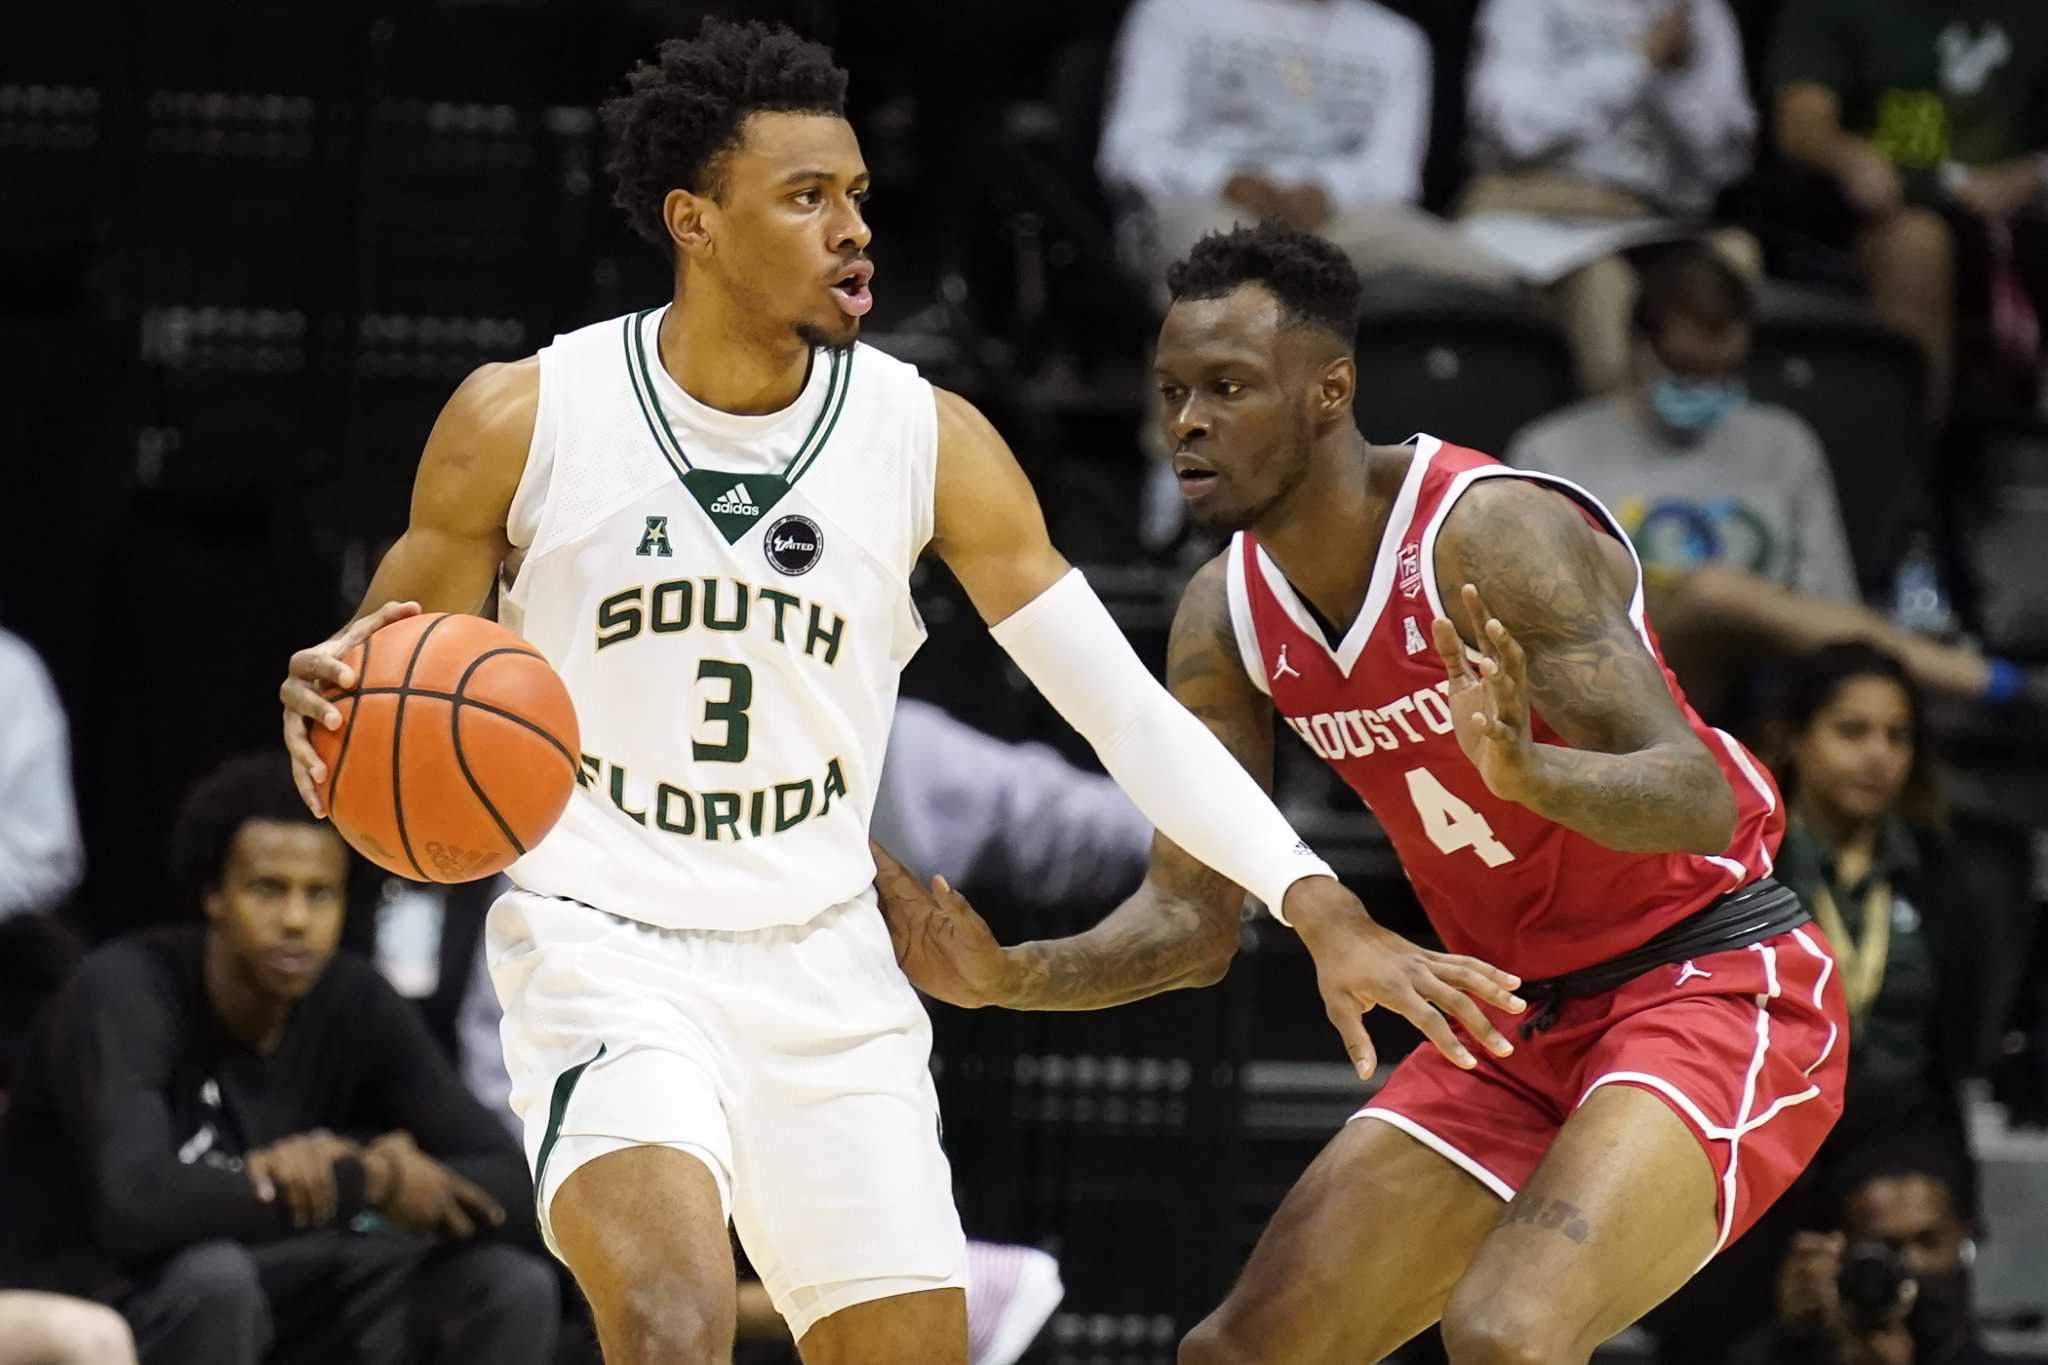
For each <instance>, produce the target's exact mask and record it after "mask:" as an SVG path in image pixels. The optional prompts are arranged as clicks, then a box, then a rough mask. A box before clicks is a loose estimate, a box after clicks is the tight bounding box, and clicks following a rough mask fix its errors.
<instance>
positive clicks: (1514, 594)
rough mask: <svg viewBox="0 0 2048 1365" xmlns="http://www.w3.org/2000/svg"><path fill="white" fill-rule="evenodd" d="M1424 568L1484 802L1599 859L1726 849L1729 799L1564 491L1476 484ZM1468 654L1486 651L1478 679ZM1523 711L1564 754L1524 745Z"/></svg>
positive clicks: (1622, 551)
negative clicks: (1610, 853)
mask: <svg viewBox="0 0 2048 1365" xmlns="http://www.w3.org/2000/svg"><path fill="white" fill-rule="evenodd" d="M1435 559H1436V565H1435V567H1436V576H1437V582H1438V583H1439V584H1440V585H1442V587H1443V591H1444V593H1445V597H1446V601H1445V603H1444V608H1445V610H1446V611H1447V612H1449V613H1450V614H1451V616H1452V618H1453V619H1452V620H1449V621H1444V620H1439V621H1438V622H1437V623H1436V624H1435V631H1436V636H1437V640H1436V643H1437V650H1438V653H1439V655H1440V656H1441V657H1442V658H1443V661H1444V666H1445V668H1446V669H1447V670H1448V671H1449V672H1450V674H1451V690H1452V711H1453V713H1454V715H1455V717H1456V719H1457V722H1458V740H1459V743H1460V745H1461V746H1462V747H1463V748H1464V750H1465V752H1466V754H1467V755H1468V756H1469V757H1470V758H1471V759H1472V761H1473V763H1474V764H1475V765H1476V766H1477V767H1478V768H1479V770H1480V773H1481V775H1482V776H1483V777H1485V779H1486V783H1487V786H1488V787H1489V788H1490V789H1491V790H1492V791H1493V793H1494V794H1495V795H1497V796H1500V797H1504V798H1505V799H1507V800H1510V801H1516V802H1519V803H1520V804H1522V805H1524V806H1527V807H1528V808H1529V809H1531V810H1533V811H1535V812H1536V813H1537V814H1538V815H1541V816H1543V817H1544V818H1545V819H1548V820H1554V821H1556V822H1557V823H1558V824H1560V825H1563V826H1564V827H1565V828H1567V829H1571V830H1575V831H1577V832H1578V833H1580V834H1583V835H1585V836H1586V837H1587V838H1589V839H1592V840H1593V841H1595V842H1596V843H1600V844H1604V845H1606V846H1607V847H1609V848H1614V849H1621V850H1624V851H1628V852H1642V853H1657V852H1667V851H1670V852H1676V851H1684V852H1688V853H1719V852H1721V851H1722V850H1723V849H1725V848H1726V847H1727V846H1728V841H1729V839H1730V838H1731V837H1732V836H1733V834H1734V829H1735V796H1734V793H1733V792H1731V791H1730V790H1729V787H1728V782H1727V779H1726V778H1725V777H1724V776H1723V775H1722V772H1721V769H1720V767H1719V766H1718V765H1717V764H1716V763H1715V761H1714V757H1713V755H1712V754H1710V753H1709V752H1708V751H1707V748H1706V746H1705V745H1704V744H1702V743H1701V742H1700V739H1699V736H1698V735H1696V734H1694V733H1693V730H1692V727H1691V726H1690V725H1688V724H1687V723H1686V720H1685V717H1684V715H1683V714H1682V713H1681V712H1680V711H1679V709H1678V706H1677V704H1676V702H1674V701H1673V699H1672V696H1671V691H1670V688H1669V687H1668V686H1667V685H1666V682H1665V678H1664V670H1663V669H1662V668H1661V667H1659V666H1658V663H1657V661H1656V659H1655V658H1654V657H1653V656H1652V655H1651V653H1650V651H1649V648H1648V646H1647V645H1646V644H1645V643H1644V641H1643V638H1642V637H1641V636H1640V635H1639V634H1637V632H1636V628H1635V625H1634V623H1633V622H1632V621H1630V619H1629V613H1628V608H1629V602H1630V600H1631V598H1632V597H1633V595H1634V592H1635V565H1634V563H1633V562H1632V561H1631V559H1630V557H1629V554H1628V551H1627V550H1626V548H1624V547H1623V546H1622V545H1620V544H1618V543H1617V542H1615V541H1614V540H1613V539H1612V538H1611V537H1609V536H1606V535H1603V534H1602V533H1601V532H1599V531H1597V530H1595V529H1594V528H1593V527H1592V526H1591V525H1589V524H1588V523H1587V521H1586V519H1585V517H1584V516H1583V515H1581V513H1580V511H1579V510H1578V508H1577V507H1576V506H1575V505H1573V503H1572V502H1571V501H1570V500H1569V499H1568V498H1566V497H1565V496H1564V495H1563V494H1561V493H1558V492H1555V491H1553V490H1551V489H1546V488H1543V487H1541V486H1539V485H1536V484H1533V483H1530V482H1528V481H1526V480H1521V479H1513V480H1510V479H1486V480H1481V481H1480V482H1479V483H1477V484H1475V485H1474V486H1473V487H1472V488H1471V489H1470V491H1468V492H1467V493H1466V494H1465V495H1464V496H1463V497H1461V498H1460V499H1459V500H1458V503H1457V505H1456V506H1455V507H1453V508H1452V510H1451V513H1450V515H1449V517H1448V518H1446V519H1445V522H1444V526H1443V530H1442V533H1441V534H1440V535H1439V536H1438V538H1437V543H1436V555H1435ZM1453 594H1455V595H1456V600H1453ZM1467 645H1470V646H1472V647H1474V648H1476V649H1478V650H1480V651H1481V653H1482V654H1483V655H1484V656H1485V657H1484V658H1483V659H1482V661H1481V663H1480V665H1479V669H1478V671H1477V672H1474V671H1473V670H1472V668H1471V667H1470V666H1469V664H1468V662H1467V656H1466V653H1465V647H1466V646H1467ZM1532 708H1533V710H1534V711H1535V712H1536V713H1539V714H1541V715H1542V717H1543V719H1544V720H1545V721H1546V722H1548V724H1549V725H1550V727H1551V729H1553V730H1555V731H1556V732H1557V734H1558V736H1559V738H1561V739H1562V740H1564V742H1565V745H1569V746H1570V747H1569V748H1567V747H1564V745H1556V744H1538V743H1535V742H1533V741H1532V740H1531V738H1530V736H1529V717H1530V712H1531V710H1532Z"/></svg>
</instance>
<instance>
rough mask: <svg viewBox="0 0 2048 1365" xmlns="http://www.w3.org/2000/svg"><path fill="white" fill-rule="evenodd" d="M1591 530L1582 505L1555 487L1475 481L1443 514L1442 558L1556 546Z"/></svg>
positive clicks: (1439, 549) (1529, 481) (1439, 542)
mask: <svg viewBox="0 0 2048 1365" xmlns="http://www.w3.org/2000/svg"><path fill="white" fill-rule="evenodd" d="M1589 531H1590V528H1589V527H1588V526H1587V524H1586V519H1585V515H1584V514H1583V513H1582V512H1581V511H1580V510H1579V508H1578V506H1577V504H1576V503H1574V502H1573V500H1572V498H1571V497H1570V496H1569V495H1567V494H1566V493H1565V492H1564V490H1562V489H1560V488H1558V487H1557V486H1555V485H1554V484H1548V483H1542V482H1538V481H1537V480H1534V479H1523V478H1509V477H1505V476H1502V477H1495V478H1490V479H1474V480H1473V481H1472V483H1471V485H1470V486H1469V487H1467V488H1466V489H1465V490H1464V491H1463V492H1462V493H1460V494H1459V495H1458V500H1457V501H1456V502H1454V503H1452V504H1451V506H1450V508H1449V510H1448V511H1446V512H1445V513H1444V520H1443V526H1442V529H1441V530H1440V531H1439V532H1438V533H1437V555H1438V556H1439V558H1441V557H1442V556H1443V555H1445V554H1446V553H1449V554H1451V555H1454V556H1460V557H1463V556H1467V555H1470V556H1474V557H1484V556H1486V555H1489V554H1496V553H1500V552H1502V551H1504V550H1507V549H1508V548H1509V547H1519V546H1523V545H1528V544H1541V545H1547V546H1552V547H1557V546H1561V545H1562V544H1564V543H1565V542H1566V540H1567V539H1568V538H1570V537H1573V536H1577V535H1579V534H1582V533H1587V532H1589Z"/></svg>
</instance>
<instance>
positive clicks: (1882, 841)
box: [1771, 642, 1970, 1160]
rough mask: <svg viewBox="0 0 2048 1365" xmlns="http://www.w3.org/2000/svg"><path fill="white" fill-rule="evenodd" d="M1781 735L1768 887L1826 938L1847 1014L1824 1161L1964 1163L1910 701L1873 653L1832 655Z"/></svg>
mask: <svg viewBox="0 0 2048 1365" xmlns="http://www.w3.org/2000/svg"><path fill="white" fill-rule="evenodd" d="M1778 732H1779V733H1778V736H1777V741H1778V742H1777V745H1776V747H1777V748H1778V750H1779V752H1778V755H1777V757H1776V759H1775V761H1774V762H1773V763H1772V765H1771V767H1772V771H1773V773H1774V774H1775V775H1776V776H1777V778H1778V783H1779V787H1780V789H1781V790H1782V792H1783V793H1784V797H1785V809H1786V816H1787V819H1786V827H1785V839H1784V843H1783V844H1782V845H1781V846H1780V848H1779V850H1778V860H1777V872H1776V875H1777V877H1778V879H1779V880H1780V881H1782V882H1784V883H1785V884H1786V885H1787V886H1789V887H1791V888H1792V889H1793V890H1795V891H1797V892H1798V893H1799V896H1800V899H1802V900H1804V901H1805V902H1806V904H1807V907H1808V908H1809V909H1811V910H1812V911H1813V916H1814V919H1815V920H1816V921H1817V922H1818V923H1819V925H1820V927H1821V928H1822V930H1824V931H1825V932H1826V934H1827V938H1828V942H1829V943H1830V944H1831V945H1832V946H1833V948H1834V952H1835V962H1836V964H1837V966H1838V967H1839V969H1840V972H1841V977H1840V980H1841V984H1842V990H1843V992H1844V993H1845V994H1846V995H1847V997H1848V1005H1849V1022H1850V1028H1851V1034H1850V1042H1851V1043H1852V1046H1851V1047H1850V1051H1849V1080H1848V1085H1847V1088H1846V1091H1845V1095H1844V1100H1843V1107H1842V1118H1841V1120H1840V1122H1838V1123H1837V1124H1836V1126H1835V1131H1834V1133H1833V1134H1832V1135H1831V1136H1830V1137H1829V1139H1828V1147H1827V1148H1826V1149H1824V1157H1823V1159H1824V1160H1825V1159H1826V1158H1825V1153H1827V1152H1830V1151H1832V1152H1837V1153H1839V1152H1844V1151H1849V1150H1853V1149H1854V1148H1856V1147H1858V1146H1861V1145H1863V1144H1865V1143H1868V1142H1870V1141H1872V1140H1873V1139H1876V1138H1879V1137H1883V1136H1890V1137H1897V1136H1902V1135H1911V1136H1917V1137H1921V1138H1924V1139H1926V1140H1928V1141H1930V1142H1937V1143H1942V1144H1946V1145H1947V1146H1950V1147H1952V1148H1955V1149H1956V1150H1959V1151H1960V1150H1963V1149H1964V1148H1965V1147H1966V1145H1967V1144H1966V1142H1965V1139H1964V1134H1963V1120H1962V1109H1961V1104H1960V1100H1959V1097H1958V1089H1957V1086H1958V1083H1959V1081H1960V1073H1961V1072H1962V1071H1963V1070H1964V1069H1965V1067H1966V1065H1967V1058H1966V1055H1965V1054H1966V1052H1967V1049H1968V1046H1969V1044H1968V1041H1967V1039H1968V1037H1969V1033H1970V1028H1969V1024H1968V1022H1967V1012H1966V1000H1965V997H1966V988H1965V987H1964V985H1963V984H1962V983H1961V982H1960V981H1959V979H1958V972H1959V970H1961V969H1962V968H1963V967H1964V966H1965V964H1963V963H1961V962H1959V961H1958V958H1959V957H1960V954H1961V945H1960V944H1957V943H1955V942H1954V941H1953V935H1954V934H1955V933H1956V923H1955V916H1954V915H1952V914H1950V913H1948V912H1947V911H1946V910H1945V908H1944V906H1943V897H1944V896H1945V895H1947V894H1949V891H1948V888H1949V887H1950V885H1951V879H1950V878H1949V877H1948V876H1947V875H1946V874H1945V873H1944V871H1943V862H1944V859H1945V855H1946V842H1947V841H1946V839H1945V838H1944V836H1943V833H1942V828H1943V819H1942V814H1941V808H1940V797H1939V794H1938V792H1937V790H1936V786H1935V778H1934V755H1933V754H1932V753H1931V752H1930V751H1929V748H1928V739H1927V722H1926V717H1925V715H1924V714H1923V712H1922V708H1921V703H1920V697H1919V693H1918V692H1917V690H1916V689H1915V688H1914V687H1913V684H1912V682H1911V681H1910V680H1909V679H1908V678H1907V676H1906V671H1905V669H1904V668H1903V667H1901V665H1900V664H1899V662H1898V660H1896V659H1894V658H1892V657H1891V656H1890V655H1888V654H1885V653H1884V652H1882V651H1881V650H1878V649H1874V648H1872V647H1871V646H1869V645H1867V644H1861V643H1853V642H1851V643H1842V644H1833V645H1828V646H1827V647H1825V648H1823V649H1821V650H1819V651H1817V652H1816V653H1814V654H1813V655H1812V656H1811V657H1810V658H1808V659H1807V660H1805V661H1804V662H1803V663H1802V664H1801V665H1800V666H1799V667H1798V668H1797V670H1796V671H1795V672H1794V673H1793V675H1792V677H1791V679H1790V680H1789V682H1788V685H1787V686H1786V689H1785V694H1784V698H1783V701H1782V703H1781V716H1780V721H1779V725H1778Z"/></svg>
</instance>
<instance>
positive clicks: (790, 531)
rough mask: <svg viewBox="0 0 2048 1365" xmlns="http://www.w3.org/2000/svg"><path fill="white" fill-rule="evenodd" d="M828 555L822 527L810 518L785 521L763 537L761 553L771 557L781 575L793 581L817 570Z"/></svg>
mask: <svg viewBox="0 0 2048 1365" xmlns="http://www.w3.org/2000/svg"><path fill="white" fill-rule="evenodd" d="M824 551H825V538H824V536H823V535H822V534H821V533H820V532H819V530H818V523H817V522H815V521H812V520H811V519H810V518H809V517H798V516H788V517H783V518H781V519H780V520H778V521H777V522H776V523H775V524H774V525H773V526H770V527H769V528H768V534H766V535H764V536H762V537H761V553H762V554H764V555H766V556H768V562H769V563H770V564H772V565H774V566H775V569H776V570H777V572H780V573H785V574H788V575H789V576H790V577H791V578H794V577H796V576H797V575H798V574H806V573H809V572H810V571H811V570H812V569H814V568H816V567H817V564H818V557H819V556H820V555H822V554H823V553H824Z"/></svg>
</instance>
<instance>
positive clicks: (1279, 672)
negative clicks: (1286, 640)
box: [1273, 645, 1301, 681]
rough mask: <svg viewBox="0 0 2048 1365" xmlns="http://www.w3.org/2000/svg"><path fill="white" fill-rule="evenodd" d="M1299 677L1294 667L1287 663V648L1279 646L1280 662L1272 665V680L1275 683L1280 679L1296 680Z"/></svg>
mask: <svg viewBox="0 0 2048 1365" xmlns="http://www.w3.org/2000/svg"><path fill="white" fill-rule="evenodd" d="M1300 676H1301V674H1300V673H1298V672H1297V671H1295V668H1294V665H1292V664H1290V663H1288V662H1287V646H1286V645H1282V646H1280V662H1279V663H1277V664H1274V665H1273V677H1274V679H1275V680H1276V681H1277V680H1279V679H1281V678H1298V677H1300Z"/></svg>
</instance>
